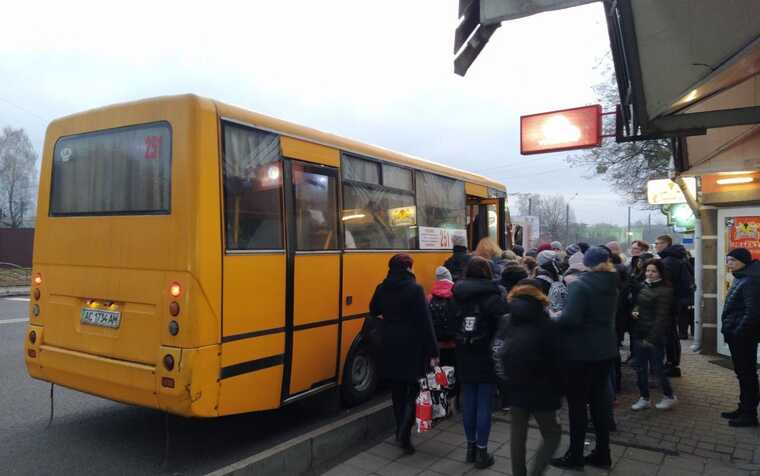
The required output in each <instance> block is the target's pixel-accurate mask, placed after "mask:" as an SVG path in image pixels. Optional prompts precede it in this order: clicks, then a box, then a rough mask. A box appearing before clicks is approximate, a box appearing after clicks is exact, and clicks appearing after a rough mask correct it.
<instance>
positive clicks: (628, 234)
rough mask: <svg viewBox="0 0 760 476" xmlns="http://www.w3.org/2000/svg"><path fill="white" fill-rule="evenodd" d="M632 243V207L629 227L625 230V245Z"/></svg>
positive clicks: (629, 215)
mask: <svg viewBox="0 0 760 476" xmlns="http://www.w3.org/2000/svg"><path fill="white" fill-rule="evenodd" d="M630 242H631V207H628V227H627V228H626V229H625V245H624V246H628V245H630Z"/></svg>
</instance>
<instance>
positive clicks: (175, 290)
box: [169, 283, 182, 298]
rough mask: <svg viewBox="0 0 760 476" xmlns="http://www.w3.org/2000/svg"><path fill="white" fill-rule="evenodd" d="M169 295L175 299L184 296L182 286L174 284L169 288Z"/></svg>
mask: <svg viewBox="0 0 760 476" xmlns="http://www.w3.org/2000/svg"><path fill="white" fill-rule="evenodd" d="M169 294H171V295H172V296H173V297H175V298H176V297H179V295H180V294H182V286H180V285H179V283H172V284H171V286H169Z"/></svg>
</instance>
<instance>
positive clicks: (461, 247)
mask: <svg viewBox="0 0 760 476" xmlns="http://www.w3.org/2000/svg"><path fill="white" fill-rule="evenodd" d="M451 241H452V243H453V244H454V249H453V254H452V255H451V256H450V257H449V259H447V260H446V262H445V263H443V266H444V267H446V269H448V270H449V273H451V277H452V279H453V280H454V282H455V283H456V282H457V281H459V280H460V279H462V278H463V277H464V272H465V270H466V269H467V264H468V263H469V262H470V259H471V258H472V257H471V256H470V254H469V253H468V252H467V242H466V240H465V239H463V238H462V237H461V236H459V235H454V236H453V237H452V238H451Z"/></svg>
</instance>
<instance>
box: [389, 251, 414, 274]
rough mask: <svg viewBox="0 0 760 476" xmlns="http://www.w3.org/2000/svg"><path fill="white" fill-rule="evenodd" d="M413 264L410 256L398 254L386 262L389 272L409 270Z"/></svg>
mask: <svg viewBox="0 0 760 476" xmlns="http://www.w3.org/2000/svg"><path fill="white" fill-rule="evenodd" d="M413 264H414V260H413V259H412V257H411V256H409V255H408V254H405V253H399V254H397V255H393V257H392V258H391V259H390V261H388V268H390V269H391V270H401V269H411V268H412V265H413Z"/></svg>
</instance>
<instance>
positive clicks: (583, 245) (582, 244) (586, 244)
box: [578, 241, 590, 254]
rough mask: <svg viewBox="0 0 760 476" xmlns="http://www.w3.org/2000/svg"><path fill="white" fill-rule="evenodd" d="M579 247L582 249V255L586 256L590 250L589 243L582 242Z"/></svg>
mask: <svg viewBox="0 0 760 476" xmlns="http://www.w3.org/2000/svg"><path fill="white" fill-rule="evenodd" d="M578 247H579V248H580V249H581V253H583V254H586V251H588V249H589V248H590V247H589V245H588V243H584V242H582V241H581V242H580V243H578Z"/></svg>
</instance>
